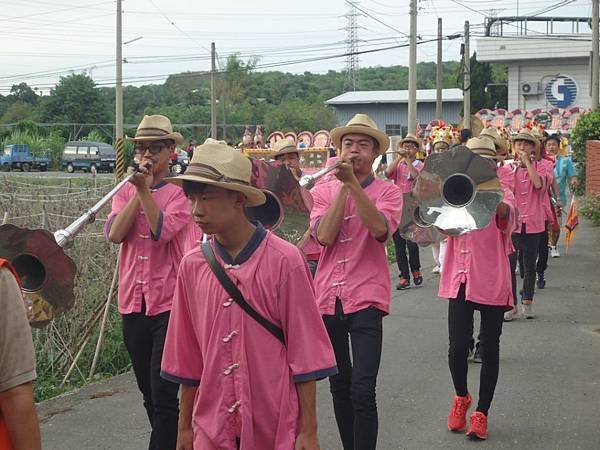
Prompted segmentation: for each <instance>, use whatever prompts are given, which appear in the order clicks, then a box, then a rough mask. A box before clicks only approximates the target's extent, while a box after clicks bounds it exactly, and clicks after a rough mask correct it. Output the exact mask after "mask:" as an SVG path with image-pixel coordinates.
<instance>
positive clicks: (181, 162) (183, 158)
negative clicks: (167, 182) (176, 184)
mask: <svg viewBox="0 0 600 450" xmlns="http://www.w3.org/2000/svg"><path fill="white" fill-rule="evenodd" d="M175 152H176V153H177V160H174V159H172V160H171V163H170V167H171V172H172V173H174V174H177V175H181V174H182V173H184V172H185V169H187V166H188V165H189V164H190V158H189V157H188V154H187V152H186V151H185V150H183V149H181V148H178V149H176V150H175Z"/></svg>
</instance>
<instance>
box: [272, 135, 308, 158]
mask: <svg viewBox="0 0 600 450" xmlns="http://www.w3.org/2000/svg"><path fill="white" fill-rule="evenodd" d="M302 151H303V149H301V148H297V147H296V144H294V142H292V141H291V140H289V139H280V140H278V141H277V142H275V145H273V154H272V155H271V156H272V157H273V159H277V157H278V156H281V155H285V154H286V153H298V155H299V154H300V152H302Z"/></svg>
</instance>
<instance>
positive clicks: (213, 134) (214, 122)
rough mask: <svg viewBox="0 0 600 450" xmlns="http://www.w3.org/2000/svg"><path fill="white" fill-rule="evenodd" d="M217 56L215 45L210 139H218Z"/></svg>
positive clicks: (212, 61)
mask: <svg viewBox="0 0 600 450" xmlns="http://www.w3.org/2000/svg"><path fill="white" fill-rule="evenodd" d="M216 54H217V51H216V50H215V43H214V42H211V44H210V60H211V69H210V137H212V138H213V139H217V93H216V86H215V71H216V63H215V59H216Z"/></svg>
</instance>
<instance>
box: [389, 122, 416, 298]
mask: <svg viewBox="0 0 600 450" xmlns="http://www.w3.org/2000/svg"><path fill="white" fill-rule="evenodd" d="M420 148H421V141H420V140H419V139H418V138H417V137H416V136H413V135H412V134H408V135H406V137H405V138H404V139H402V140H401V141H399V142H398V146H397V151H398V157H397V158H395V159H394V160H393V161H392V162H391V163H390V164H389V165H388V166H387V168H386V169H385V176H386V177H387V178H389V179H391V180H393V181H394V184H395V185H396V186H398V187H399V188H400V190H401V191H402V193H403V194H405V193H407V192H410V191H411V190H412V187H413V184H414V181H415V179H416V178H417V177H418V176H419V172H420V171H421V170H422V169H423V163H422V162H421V161H419V160H418V159H416V155H417V152H418V151H419V149H420ZM393 238H394V247H395V249H396V262H397V264H398V270H399V271H400V281H399V282H398V285H397V286H396V289H398V290H404V289H408V288H410V275H411V273H412V276H413V282H414V283H415V286H421V285H422V284H423V276H422V275H421V261H420V259H419V246H418V245H417V244H415V243H414V242H412V241H408V240H406V239H404V238H403V237H402V236H400V233H399V232H398V230H396V231H395V232H394V234H393ZM407 250H408V258H407V257H406V252H407Z"/></svg>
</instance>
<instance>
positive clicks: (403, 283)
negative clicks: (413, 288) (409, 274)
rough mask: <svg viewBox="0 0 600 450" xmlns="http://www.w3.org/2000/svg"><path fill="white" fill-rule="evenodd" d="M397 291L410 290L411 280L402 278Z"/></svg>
mask: <svg viewBox="0 0 600 450" xmlns="http://www.w3.org/2000/svg"><path fill="white" fill-rule="evenodd" d="M396 289H397V290H399V291H404V290H405V289H410V279H409V278H404V277H400V281H399V282H398V284H397V285H396Z"/></svg>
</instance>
